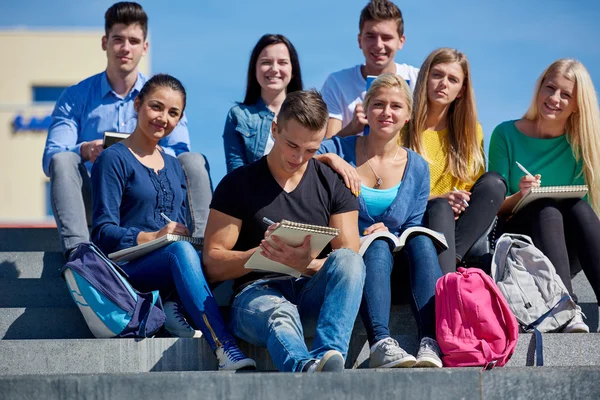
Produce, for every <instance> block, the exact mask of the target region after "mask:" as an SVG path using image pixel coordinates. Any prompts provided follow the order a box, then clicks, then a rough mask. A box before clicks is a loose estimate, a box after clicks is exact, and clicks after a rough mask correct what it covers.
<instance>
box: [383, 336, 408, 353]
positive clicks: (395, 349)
mask: <svg viewBox="0 0 600 400" xmlns="http://www.w3.org/2000/svg"><path fill="white" fill-rule="evenodd" d="M381 348H382V349H383V351H385V352H386V353H391V354H395V353H402V352H404V351H403V350H402V348H401V347H400V344H399V343H398V341H397V340H396V339H393V338H391V337H388V338H385V339H384V340H383V341H382V342H381Z"/></svg>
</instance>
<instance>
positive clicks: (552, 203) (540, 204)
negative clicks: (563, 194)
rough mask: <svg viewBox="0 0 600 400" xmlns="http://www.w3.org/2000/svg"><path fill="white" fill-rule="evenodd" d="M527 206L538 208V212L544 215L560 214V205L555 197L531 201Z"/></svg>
mask: <svg viewBox="0 0 600 400" xmlns="http://www.w3.org/2000/svg"><path fill="white" fill-rule="evenodd" d="M528 207H531V209H533V210H538V212H539V213H541V214H543V215H544V216H546V217H558V216H562V213H561V212H560V207H559V205H558V202H557V201H556V200H555V199H550V198H545V199H539V200H535V201H533V202H532V203H531V204H530V205H529V206H528Z"/></svg>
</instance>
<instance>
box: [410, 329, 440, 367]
mask: <svg viewBox="0 0 600 400" xmlns="http://www.w3.org/2000/svg"><path fill="white" fill-rule="evenodd" d="M415 367H417V368H442V351H441V350H440V346H439V345H438V342H437V341H436V340H435V339H432V338H430V337H427V336H425V337H424V338H423V339H421V345H420V346H419V352H418V353H417V363H416V364H415Z"/></svg>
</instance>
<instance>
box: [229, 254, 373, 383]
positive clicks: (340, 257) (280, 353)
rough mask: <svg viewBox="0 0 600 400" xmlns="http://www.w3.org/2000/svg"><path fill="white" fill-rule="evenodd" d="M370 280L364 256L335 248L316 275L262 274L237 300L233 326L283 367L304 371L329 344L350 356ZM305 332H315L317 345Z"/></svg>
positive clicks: (329, 346) (236, 333) (234, 329)
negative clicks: (266, 276)
mask: <svg viewBox="0 0 600 400" xmlns="http://www.w3.org/2000/svg"><path fill="white" fill-rule="evenodd" d="M364 280H365V265H364V263H363V260H362V257H361V256H360V255H358V254H357V253H355V252H353V251H351V250H348V249H339V250H336V251H334V252H333V253H331V254H330V255H329V257H328V258H327V261H326V262H325V264H324V265H323V267H322V268H321V270H320V271H319V272H317V273H316V274H315V275H314V276H313V277H311V278H293V277H290V276H283V277H279V278H272V279H260V280H257V281H255V282H253V283H251V284H250V285H248V286H246V287H245V288H244V289H242V291H241V292H240V293H239V294H237V296H236V297H235V299H234V300H233V304H232V306H231V313H230V321H229V327H230V331H231V332H233V334H234V335H236V336H238V337H239V338H241V339H243V340H245V341H247V342H249V343H252V344H254V345H257V346H263V347H266V348H267V349H268V350H269V354H270V355H271V358H272V359H273V362H274V364H275V366H276V367H277V369H278V370H279V371H302V368H303V367H304V366H305V365H306V364H307V363H308V362H309V361H310V360H317V359H319V358H321V357H322V356H323V354H324V353H325V352H326V351H328V350H338V351H339V352H340V353H342V355H343V356H344V358H346V354H347V352H348V345H349V342H350V335H351V333H352V328H353V327H354V321H355V320H356V315H357V314H358V308H359V306H360V302H361V297H362V291H363V284H364ZM305 333H306V335H307V336H312V334H313V333H314V341H313V346H312V350H311V351H309V350H308V348H307V347H306V343H305V342H304V335H305Z"/></svg>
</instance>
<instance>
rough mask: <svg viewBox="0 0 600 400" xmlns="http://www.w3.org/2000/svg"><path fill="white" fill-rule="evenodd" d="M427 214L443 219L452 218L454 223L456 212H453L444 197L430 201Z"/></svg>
mask: <svg viewBox="0 0 600 400" xmlns="http://www.w3.org/2000/svg"><path fill="white" fill-rule="evenodd" d="M427 212H428V213H430V214H435V215H436V216H439V217H441V218H452V221H454V211H452V207H451V206H450V203H448V200H446V199H444V198H442V197H438V198H435V199H431V200H429V201H428V202H427Z"/></svg>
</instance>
